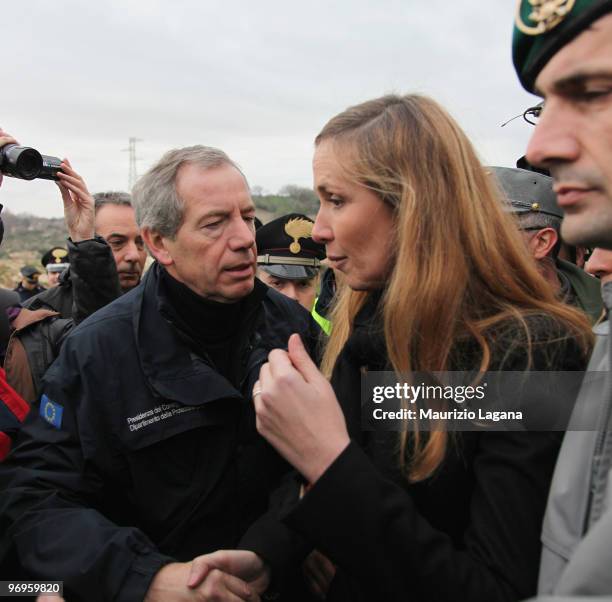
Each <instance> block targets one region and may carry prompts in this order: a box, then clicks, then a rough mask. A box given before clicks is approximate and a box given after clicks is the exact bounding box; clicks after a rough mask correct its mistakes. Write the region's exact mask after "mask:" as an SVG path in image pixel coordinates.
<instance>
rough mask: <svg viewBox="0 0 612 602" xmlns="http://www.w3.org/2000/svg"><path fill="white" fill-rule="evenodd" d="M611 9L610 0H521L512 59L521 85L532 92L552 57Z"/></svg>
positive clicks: (518, 7) (611, 0) (515, 22)
mask: <svg viewBox="0 0 612 602" xmlns="http://www.w3.org/2000/svg"><path fill="white" fill-rule="evenodd" d="M610 11H612V0H520V1H519V3H518V6H517V9H516V13H515V17H514V34H513V37H512V60H513V62H514V68H515V69H516V72H517V74H518V76H519V79H520V81H521V84H522V85H523V88H525V90H527V91H528V92H534V90H533V86H534V83H535V80H536V78H537V77H538V74H539V73H540V71H541V70H542V69H543V68H544V66H545V65H546V63H547V62H548V61H549V60H550V59H551V58H552V56H553V55H554V54H555V53H556V52H557V51H558V50H560V49H561V48H562V47H563V46H565V45H566V44H567V43H569V42H571V41H572V40H573V39H574V38H575V37H576V36H577V35H578V34H579V33H581V32H582V31H583V30H585V29H586V28H587V27H589V25H591V23H593V21H595V20H597V19H599V18H600V17H602V16H603V15H605V14H606V13H607V12H610Z"/></svg>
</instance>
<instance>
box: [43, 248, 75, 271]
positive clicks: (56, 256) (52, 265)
mask: <svg viewBox="0 0 612 602" xmlns="http://www.w3.org/2000/svg"><path fill="white" fill-rule="evenodd" d="M40 262H41V263H42V264H43V265H44V266H45V268H46V269H47V271H48V272H61V271H63V270H65V269H66V268H67V267H68V265H69V263H68V251H67V250H66V249H64V248H63V247H53V248H52V249H49V250H48V251H47V252H46V253H45V254H44V255H43V256H42V259H41V260H40Z"/></svg>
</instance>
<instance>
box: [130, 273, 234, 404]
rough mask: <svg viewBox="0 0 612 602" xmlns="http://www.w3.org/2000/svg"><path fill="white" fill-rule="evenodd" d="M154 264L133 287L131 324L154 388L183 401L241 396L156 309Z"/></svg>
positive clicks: (157, 284) (156, 277)
mask: <svg viewBox="0 0 612 602" xmlns="http://www.w3.org/2000/svg"><path fill="white" fill-rule="evenodd" d="M159 270H160V267H159V266H158V265H157V264H154V265H152V266H151V268H150V269H149V270H148V271H147V273H146V274H145V277H144V278H143V280H142V283H141V285H140V286H139V287H137V288H136V289H135V290H134V295H135V298H134V304H133V308H134V309H133V311H134V316H133V318H134V319H133V328H134V338H135V341H136V345H137V349H138V354H139V359H140V365H141V367H142V371H143V373H144V374H145V376H146V378H147V381H148V383H149V385H150V387H151V388H152V389H153V392H154V393H155V394H156V395H157V396H159V397H162V398H164V399H170V400H173V401H179V402H181V403H183V404H186V405H201V404H204V403H207V402H210V401H215V400H218V399H221V398H232V399H242V395H241V393H240V392H239V391H238V390H237V389H236V388H235V387H234V386H233V385H232V384H231V383H230V382H229V381H228V380H227V379H226V378H225V377H223V376H222V375H221V374H219V373H217V372H216V371H215V370H214V369H213V368H212V367H211V366H210V365H209V364H208V363H206V361H205V360H204V359H202V358H201V357H199V356H198V355H196V354H195V353H193V352H192V351H191V349H190V347H189V345H188V343H187V341H186V339H185V335H184V334H183V333H180V332H179V331H178V330H177V329H176V328H175V327H174V326H172V325H171V324H170V323H169V322H168V321H167V320H166V319H165V318H163V317H162V315H161V314H160V311H159Z"/></svg>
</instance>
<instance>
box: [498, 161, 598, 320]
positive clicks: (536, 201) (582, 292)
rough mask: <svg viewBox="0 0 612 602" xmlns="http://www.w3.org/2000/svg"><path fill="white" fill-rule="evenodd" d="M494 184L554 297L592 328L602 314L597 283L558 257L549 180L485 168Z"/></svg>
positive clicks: (556, 212) (558, 218)
mask: <svg viewBox="0 0 612 602" xmlns="http://www.w3.org/2000/svg"><path fill="white" fill-rule="evenodd" d="M488 169H489V170H490V171H491V172H492V173H493V175H494V176H495V178H496V180H497V184H498V186H499V188H500V189H501V192H502V193H503V196H504V200H505V201H506V202H507V208H508V210H509V211H511V212H512V213H513V214H514V215H515V217H516V219H517V222H518V227H519V229H520V232H521V235H522V237H523V240H524V242H525V246H526V247H527V249H528V250H529V253H530V254H531V256H532V257H533V258H534V260H535V262H536V265H537V267H538V270H539V272H540V273H541V274H542V276H543V277H544V278H545V279H546V281H547V282H548V284H549V285H550V287H551V289H552V290H553V291H554V293H555V294H556V295H557V297H559V298H560V299H562V300H563V301H565V302H566V303H569V304H571V305H574V306H576V307H578V308H580V309H581V310H582V311H583V312H585V313H586V314H587V315H588V316H589V318H590V319H591V322H592V323H593V324H594V323H595V322H596V321H597V320H598V319H600V318H601V316H602V314H603V303H602V301H601V294H600V291H599V282H598V281H597V280H596V279H595V278H593V277H592V276H589V274H587V273H586V272H584V271H583V270H581V269H580V268H578V267H577V266H576V265H574V264H572V263H570V262H568V261H564V260H563V259H561V258H560V257H559V250H560V248H561V242H562V241H561V233H560V232H561V222H562V219H563V212H562V211H561V209H560V208H559V206H558V205H557V201H556V198H555V193H554V191H553V186H552V178H550V177H549V176H546V175H544V174H541V173H537V172H535V171H529V170H526V169H519V168H514V167H490V168H488Z"/></svg>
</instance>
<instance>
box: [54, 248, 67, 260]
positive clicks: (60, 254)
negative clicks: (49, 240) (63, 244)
mask: <svg viewBox="0 0 612 602" xmlns="http://www.w3.org/2000/svg"><path fill="white" fill-rule="evenodd" d="M51 255H53V260H54V262H55V263H63V261H64V259H65V257H66V255H68V251H66V250H65V249H53V251H51Z"/></svg>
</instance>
